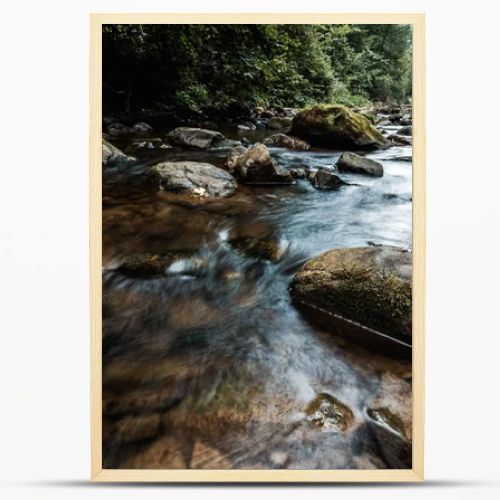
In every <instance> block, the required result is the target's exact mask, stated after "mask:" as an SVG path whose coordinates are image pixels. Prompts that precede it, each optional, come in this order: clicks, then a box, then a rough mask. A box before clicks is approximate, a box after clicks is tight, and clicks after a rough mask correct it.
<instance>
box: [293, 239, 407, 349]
mask: <svg viewBox="0 0 500 500" xmlns="http://www.w3.org/2000/svg"><path fill="white" fill-rule="evenodd" d="M411 273H412V256H411V253H410V252H408V251H406V250H404V249H401V248H397V247H392V246H386V245H381V246H377V247H361V248H343V249H337V250H330V251H329V252H326V253H324V254H322V255H320V256H318V257H315V258H313V259H311V260H309V261H308V262H306V263H305V264H304V265H303V266H302V267H301V268H300V269H299V270H298V271H297V273H296V274H295V277H294V279H293V282H292V286H291V289H290V293H291V296H292V299H293V301H294V302H295V303H296V304H297V305H298V306H299V307H301V308H302V309H303V310H304V312H305V313H306V314H307V315H308V316H309V317H310V318H311V320H313V321H316V322H319V323H321V324H322V326H323V327H325V328H327V329H330V330H331V331H332V332H335V333H339V334H341V335H343V336H345V337H347V338H349V339H352V340H353V341H357V342H359V343H361V344H362V345H364V346H366V347H369V348H372V349H375V350H379V351H381V352H382V353H385V354H391V355H396V356H398V357H400V356H408V355H411V348H410V347H409V344H411V332H412V289H411ZM380 333H382V334H385V335H380ZM391 338H392V339H395V340H394V341H391ZM401 341H402V342H401Z"/></svg>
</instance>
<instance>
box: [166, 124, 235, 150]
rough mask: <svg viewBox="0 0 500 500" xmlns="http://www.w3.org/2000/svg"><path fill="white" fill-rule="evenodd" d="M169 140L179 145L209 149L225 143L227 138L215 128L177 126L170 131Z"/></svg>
mask: <svg viewBox="0 0 500 500" xmlns="http://www.w3.org/2000/svg"><path fill="white" fill-rule="evenodd" d="M168 138H169V140H170V141H171V142H172V143H173V144H176V145H178V146H184V147H190V148H197V149H209V148H213V147H219V146H220V145H221V144H224V142H225V141H226V138H225V137H224V136H223V135H222V134H221V133H220V132H217V131H215V130H207V129H203V128H191V127H177V128H176V129H174V130H172V131H170V132H169V133H168Z"/></svg>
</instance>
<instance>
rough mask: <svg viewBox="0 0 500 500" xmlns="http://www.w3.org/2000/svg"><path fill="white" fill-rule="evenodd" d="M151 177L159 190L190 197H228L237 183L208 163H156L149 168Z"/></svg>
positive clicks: (231, 177)
mask: <svg viewBox="0 0 500 500" xmlns="http://www.w3.org/2000/svg"><path fill="white" fill-rule="evenodd" d="M151 175H152V178H153V179H154V182H156V183H157V184H158V187H159V188H161V189H164V190H165V191H171V192H174V193H182V194H188V195H191V196H202V197H219V196H230V195H232V194H233V193H234V191H235V190H236V187H237V182H236V180H235V179H234V177H233V176H232V175H231V174H230V173H228V172H226V171H225V170H223V169H221V168H218V167H215V166H214V165H211V164H210V163H198V162H193V161H177V162H163V163H158V164H157V165H155V166H154V167H151Z"/></svg>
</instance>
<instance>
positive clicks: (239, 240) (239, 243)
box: [229, 236, 287, 262]
mask: <svg viewBox="0 0 500 500" xmlns="http://www.w3.org/2000/svg"><path fill="white" fill-rule="evenodd" d="M229 243H230V245H231V246H232V247H234V248H235V249H236V250H238V251H240V252H241V253H243V254H245V255H248V256H250V257H256V258H262V259H265V260H270V261H271V262H278V261H279V260H280V259H281V257H283V255H284V253H285V251H286V247H287V245H284V244H282V242H281V241H280V240H277V239H270V238H266V239H260V238H254V237H250V236H241V237H236V238H232V239H230V240H229Z"/></svg>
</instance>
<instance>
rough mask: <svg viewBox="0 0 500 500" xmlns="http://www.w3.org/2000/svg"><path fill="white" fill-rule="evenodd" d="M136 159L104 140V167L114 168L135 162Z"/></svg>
mask: <svg viewBox="0 0 500 500" xmlns="http://www.w3.org/2000/svg"><path fill="white" fill-rule="evenodd" d="M134 161H135V158H133V157H132V156H128V155H126V154H125V153H124V152H123V151H121V150H120V149H118V148H117V147H116V146H113V144H111V143H110V142H108V141H107V140H106V139H103V140H102V165H103V167H112V166H115V165H119V164H126V163H131V162H134Z"/></svg>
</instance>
